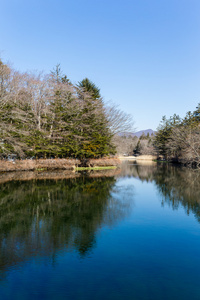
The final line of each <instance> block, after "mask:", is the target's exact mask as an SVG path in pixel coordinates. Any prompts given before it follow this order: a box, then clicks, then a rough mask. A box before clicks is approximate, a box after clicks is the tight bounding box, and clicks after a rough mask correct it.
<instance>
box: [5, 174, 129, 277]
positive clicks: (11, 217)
mask: <svg viewBox="0 0 200 300" xmlns="http://www.w3.org/2000/svg"><path fill="white" fill-rule="evenodd" d="M115 183H116V179H115V178H114V177H113V176H112V177H105V176H104V177H99V178H91V177H87V176H81V177H79V178H71V179H63V180H31V181H11V182H7V183H3V184H1V190H0V241H1V242H0V269H1V272H2V271H3V270H6V269H7V268H8V267H10V266H13V265H15V264H17V263H19V262H21V261H24V260H26V259H28V258H30V257H31V256H34V255H44V256H45V255H55V253H56V251H58V250H63V249H64V251H70V250H72V249H74V248H75V249H76V250H77V251H78V253H79V255H80V256H81V257H84V256H87V255H89V254H90V253H91V251H92V249H93V248H94V247H95V243H96V234H97V231H98V229H99V228H100V227H101V226H103V225H107V226H112V225H113V224H114V223H115V222H116V221H118V220H120V219H121V218H124V217H125V216H126V214H127V213H128V212H129V203H128V198H127V200H126V201H121V200H120V198H119V197H117V195H116V193H117V192H118V191H117V190H116V187H115ZM114 187H115V188H114ZM115 196H116V197H115ZM2 275H3V274H2Z"/></svg>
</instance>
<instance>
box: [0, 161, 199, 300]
mask: <svg viewBox="0 0 200 300" xmlns="http://www.w3.org/2000/svg"><path fill="white" fill-rule="evenodd" d="M199 282H200V171H197V170H192V169H187V168H181V167H177V166H172V165H168V164H156V163H152V164H149V165H148V164H147V165H146V164H142V165H139V164H136V163H134V162H126V163H123V164H122V168H121V170H117V171H116V170H108V171H105V172H102V171H96V172H90V173H87V172H82V173H81V172H80V173H75V174H65V173H64V172H54V173H48V172H46V173H41V172H40V173H38V174H36V175H35V173H33V172H32V173H30V172H29V173H26V172H24V173H23V172H22V173H17V175H16V173H15V174H14V175H13V174H11V173H10V174H1V175H0V299H2V300H4V299H6V300H7V299H15V300H17V299H20V300H23V299H56V300H59V299H70V300H71V299H73V300H76V299H81V300H86V299H87V300H90V299H95V300H100V299H109V300H111V299H115V300H118V299H120V300H121V299H128V300H129V299H130V300H133V299H142V300H143V299H152V300H156V299H159V300H160V299H182V300H183V299H193V300H194V299H198V300H199V299H200V284H199Z"/></svg>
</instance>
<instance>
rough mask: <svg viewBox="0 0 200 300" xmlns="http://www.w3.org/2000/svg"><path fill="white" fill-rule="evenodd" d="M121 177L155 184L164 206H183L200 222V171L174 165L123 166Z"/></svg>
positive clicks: (131, 164) (127, 164) (130, 164)
mask: <svg viewBox="0 0 200 300" xmlns="http://www.w3.org/2000/svg"><path fill="white" fill-rule="evenodd" d="M121 176H128V177H131V176H133V177H135V178H139V179H140V180H141V181H147V182H155V184H156V187H157V189H158V191H159V193H160V195H161V198H162V205H165V204H168V205H170V206H171V207H172V208H173V209H178V208H179V206H180V205H181V206H183V207H184V208H185V210H186V213H187V214H189V212H190V211H191V212H193V213H194V214H195V216H196V218H197V220H198V221H199V222H200V170H198V169H191V168H186V167H181V166H177V165H172V164H165V163H163V164H161V163H158V164H157V163H150V164H134V163H130V162H129V163H125V164H123V165H122V171H121Z"/></svg>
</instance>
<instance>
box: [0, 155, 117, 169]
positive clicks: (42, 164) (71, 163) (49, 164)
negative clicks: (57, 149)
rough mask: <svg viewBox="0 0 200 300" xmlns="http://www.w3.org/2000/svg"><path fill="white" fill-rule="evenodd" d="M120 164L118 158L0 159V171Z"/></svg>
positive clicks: (101, 166)
mask: <svg viewBox="0 0 200 300" xmlns="http://www.w3.org/2000/svg"><path fill="white" fill-rule="evenodd" d="M120 164H121V161H120V159H118V158H108V157H107V158H99V159H87V160H85V161H84V162H81V161H80V160H79V159H71V158H61V159H59V158H57V159H35V160H31V159H26V160H15V161H4V160H0V172H1V173H4V172H13V171H51V170H69V171H76V170H78V169H80V170H83V169H85V170H87V169H96V170H97V169H98V168H99V169H104V168H105V169H107V168H113V167H115V168H117V167H119V166H120Z"/></svg>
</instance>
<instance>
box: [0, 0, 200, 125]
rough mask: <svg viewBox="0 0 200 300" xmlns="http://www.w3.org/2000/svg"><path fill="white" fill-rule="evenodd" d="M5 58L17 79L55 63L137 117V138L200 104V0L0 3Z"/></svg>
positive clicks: (0, 35)
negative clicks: (165, 119)
mask: <svg viewBox="0 0 200 300" xmlns="http://www.w3.org/2000/svg"><path fill="white" fill-rule="evenodd" d="M0 7H1V17H0V56H1V58H2V59H3V61H4V62H7V61H9V62H11V63H12V64H13V67H14V68H16V69H18V70H20V71H27V70H38V71H44V72H49V71H50V70H52V69H53V68H54V67H55V65H56V64H57V63H60V64H61V67H62V70H63V72H64V73H65V74H66V75H67V76H68V78H70V80H71V81H72V82H73V83H76V82H77V81H80V80H82V79H83V78H84V77H88V78H89V79H91V80H92V81H93V82H94V83H96V85H98V86H99V88H100V89H101V94H102V96H103V97H104V99H105V100H106V101H110V100H111V101H113V102H115V103H117V104H119V105H120V108H121V109H122V110H124V111H125V112H127V113H130V114H132V115H133V118H134V120H135V126H136V127H137V130H142V129H147V128H152V129H154V130H155V129H156V127H157V126H158V125H159V122H160V120H161V118H162V116H163V115H167V117H169V116H170V115H173V114H174V113H177V114H179V115H180V116H184V115H185V113H186V112H187V111H189V110H192V111H193V110H194V109H195V107H196V106H197V104H198V103H199V102H200V1H199V0H137V1H136V0H123V1H121V0H107V1H105V0H77V1H75V0H74V1H68V0H56V1H55V0H54V1H53V0H40V1H39V0H29V1H25V0H10V1H4V0H0Z"/></svg>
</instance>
